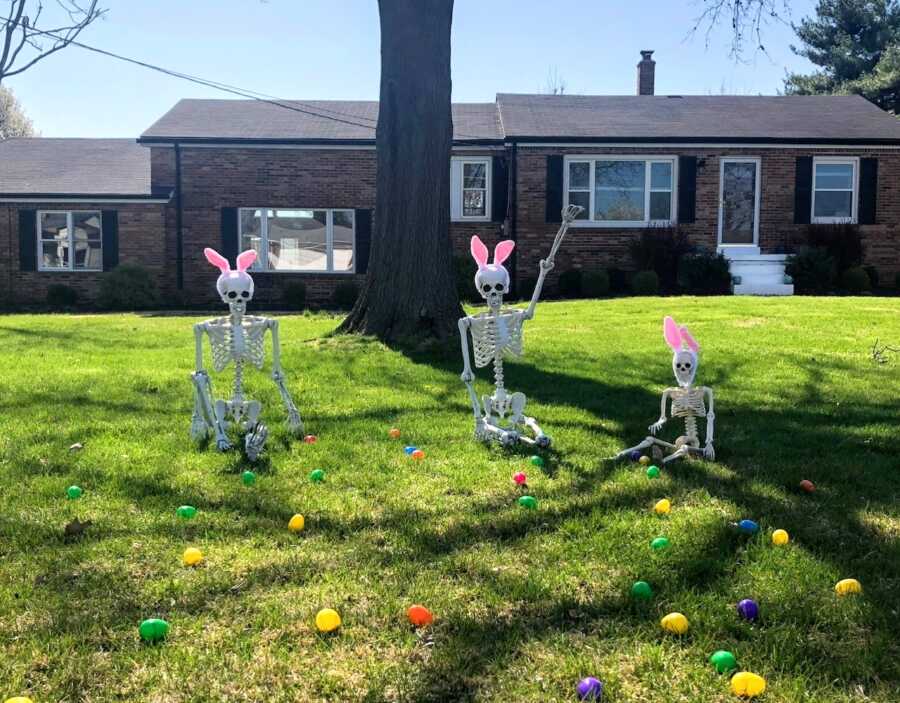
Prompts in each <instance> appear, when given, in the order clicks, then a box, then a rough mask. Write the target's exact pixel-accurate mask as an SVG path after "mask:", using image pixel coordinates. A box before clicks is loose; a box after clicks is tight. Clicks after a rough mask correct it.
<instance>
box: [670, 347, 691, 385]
mask: <svg viewBox="0 0 900 703" xmlns="http://www.w3.org/2000/svg"><path fill="white" fill-rule="evenodd" d="M672 370H673V371H674V372H675V378H676V379H677V380H678V385H679V386H681V387H682V388H687V387H689V386H690V385H691V384H693V382H694V377H695V376H696V375H697V355H696V354H695V353H694V352H692V351H690V350H687V349H682V350H681V351H677V352H675V353H674V354H673V355H672Z"/></svg>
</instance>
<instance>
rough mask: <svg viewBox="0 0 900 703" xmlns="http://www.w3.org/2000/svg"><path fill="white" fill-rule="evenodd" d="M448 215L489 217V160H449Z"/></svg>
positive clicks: (480, 218) (475, 217)
mask: <svg viewBox="0 0 900 703" xmlns="http://www.w3.org/2000/svg"><path fill="white" fill-rule="evenodd" d="M450 217H451V219H453V220H481V221H489V220H490V219H491V159H490V158H487V157H485V158H468V157H454V158H453V159H451V161H450Z"/></svg>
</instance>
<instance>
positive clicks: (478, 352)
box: [459, 205, 584, 447]
mask: <svg viewBox="0 0 900 703" xmlns="http://www.w3.org/2000/svg"><path fill="white" fill-rule="evenodd" d="M583 209H584V208H581V207H578V206H577V205H570V206H569V207H567V208H566V209H565V210H563V213H562V225H561V226H560V228H559V231H558V232H557V233H556V237H555V238H554V240H553V246H552V247H551V249H550V254H549V256H548V257H547V258H546V259H542V260H541V262H540V274H539V276H538V280H537V284H536V285H535V287H534V293H533V294H532V296H531V302H530V303H529V305H528V307H527V308H526V309H525V310H520V309H517V308H508V307H507V308H504V307H503V296H504V295H505V294H506V293H508V292H509V272H508V271H507V270H506V268H505V267H504V266H503V262H504V261H506V259H508V258H509V255H510V254H511V253H512V250H513V248H514V247H515V242H513V241H511V240H505V241H502V242H500V243H499V244H498V245H497V246H496V247H495V248H494V263H492V264H488V249H487V247H486V246H485V245H484V243H483V242H482V241H481V239H479V238H478V237H477V236H474V237H472V242H471V251H472V258H474V259H475V261H476V263H477V264H478V272H477V273H476V274H475V287H476V288H477V289H478V292H479V294H480V295H481V297H482V298H484V300H485V302H487V305H488V309H487V311H485V312H482V313H478V314H477V315H470V316H468V317H463V318H460V320H459V336H460V340H461V344H462V357H463V372H462V374H461V375H460V378H461V379H462V382H463V383H464V384H465V385H466V389H467V390H468V392H469V399H470V400H471V402H472V413H473V415H474V417H475V437H476V438H477V439H480V440H482V441H486V442H489V441H491V440H496V441H498V442H500V443H501V444H502V445H504V446H512V445H514V444H516V443H518V442H522V443H524V444H529V445H536V446H538V447H549V446H550V442H551V439H550V437H548V436H547V435H546V434H544V431H543V430H542V429H541V427H540V425H538V424H537V422H536V421H535V419H534V418H533V417H529V416H527V415H525V403H526V401H527V398H526V397H525V394H524V393H509V392H507V390H506V386H505V384H504V378H503V358H504V357H507V356H508V357H519V356H522V344H523V336H522V333H523V326H524V324H525V321H526V320H530V319H532V318H533V317H534V310H535V307H536V306H537V302H538V299H539V298H540V295H541V289H542V288H543V286H544V279H545V278H546V276H547V274H548V273H549V272H550V271H551V270H552V269H553V266H554V258H555V257H556V252H557V250H558V249H559V245H560V244H561V243H562V240H563V237H564V236H565V234H566V230H567V229H568V227H569V223H571V222H572V220H574V219H575V218H576V217H578V215H579V213H580V212H581V211H582V210H583ZM470 334H471V336H472V352H473V354H472V356H473V357H474V360H475V368H479V369H480V368H484V367H485V366H487V365H488V364H491V363H492V364H493V367H494V393H493V394H492V395H490V396H487V395H485V396H482V397H481V399H480V400H479V398H478V395H477V394H476V393H475V387H474V385H473V382H474V380H475V375H474V373H473V372H472V365H471V359H470V355H469V335H470ZM528 431H530V432H531V433H532V434H533V437H532V436H529V435H528V434H527V432H528Z"/></svg>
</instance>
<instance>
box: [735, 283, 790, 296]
mask: <svg viewBox="0 0 900 703" xmlns="http://www.w3.org/2000/svg"><path fill="white" fill-rule="evenodd" d="M734 294H735V295H793V294H794V284H793V283H758V282H753V283H739V284H736V285H735V286H734Z"/></svg>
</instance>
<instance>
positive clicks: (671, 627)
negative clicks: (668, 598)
mask: <svg viewBox="0 0 900 703" xmlns="http://www.w3.org/2000/svg"><path fill="white" fill-rule="evenodd" d="M659 624H660V625H662V629H663V630H665V631H666V632H671V633H672V634H674V635H683V634H684V633H685V632H687V631H688V627H690V624H689V623H688V619H687V618H686V617H685V616H684V615H682V614H681V613H669V614H668V615H666V616H665V617H664V618H663V619H662V620H660V621H659Z"/></svg>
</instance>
